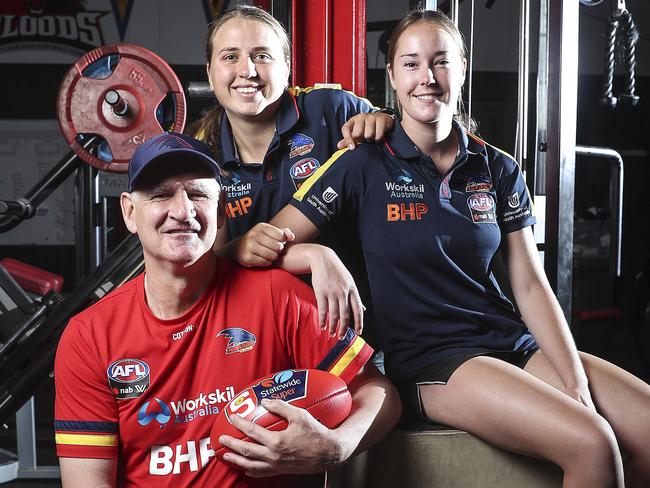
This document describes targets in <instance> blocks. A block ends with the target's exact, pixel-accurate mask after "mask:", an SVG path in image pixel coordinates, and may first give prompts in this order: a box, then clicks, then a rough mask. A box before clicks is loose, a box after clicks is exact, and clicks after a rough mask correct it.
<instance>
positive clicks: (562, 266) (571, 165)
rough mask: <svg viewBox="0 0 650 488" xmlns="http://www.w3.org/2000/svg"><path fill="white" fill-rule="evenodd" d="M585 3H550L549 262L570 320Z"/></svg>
mask: <svg viewBox="0 0 650 488" xmlns="http://www.w3.org/2000/svg"><path fill="white" fill-rule="evenodd" d="M578 7H579V2H576V1H575V0H553V1H551V2H550V3H549V4H548V14H549V15H548V18H549V29H548V50H549V56H548V59H549V77H548V78H549V83H548V99H547V106H548V123H547V135H548V138H547V150H548V152H547V155H546V188H545V190H546V196H547V200H546V229H545V233H546V243H545V244H546V246H545V259H544V266H545V268H546V274H547V276H548V278H549V281H550V283H551V286H552V287H553V288H554V290H555V293H556V295H557V298H558V301H559V303H560V306H561V307H562V310H563V311H564V314H565V316H566V317H567V320H570V317H571V298H572V268H573V262H572V261H573V202H574V182H575V146H576V118H577V92H578V31H579V28H578V27H579V26H578V24H579V15H578V13H579V11H578Z"/></svg>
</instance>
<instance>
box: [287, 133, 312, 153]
mask: <svg viewBox="0 0 650 488" xmlns="http://www.w3.org/2000/svg"><path fill="white" fill-rule="evenodd" d="M288 144H289V158H295V157H296V156H304V155H305V154H308V153H309V152H311V150H312V149H313V148H314V140H313V139H312V138H311V137H309V136H307V135H305V134H301V133H298V134H294V135H293V136H291V139H289V142H288Z"/></svg>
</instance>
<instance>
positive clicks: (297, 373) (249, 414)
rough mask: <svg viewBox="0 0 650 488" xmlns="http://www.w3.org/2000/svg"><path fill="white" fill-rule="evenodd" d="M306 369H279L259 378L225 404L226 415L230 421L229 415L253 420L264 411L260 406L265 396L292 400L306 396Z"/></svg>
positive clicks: (286, 400)
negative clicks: (272, 373) (259, 379)
mask: <svg viewBox="0 0 650 488" xmlns="http://www.w3.org/2000/svg"><path fill="white" fill-rule="evenodd" d="M307 380H308V371H307V370H293V369H288V370H286V371H280V372H279V373H276V374H274V375H273V376H271V377H269V378H265V379H263V380H261V381H260V382H259V383H258V384H257V385H253V386H251V387H250V388H247V389H246V390H244V391H242V392H241V393H240V394H239V395H237V396H236V397H235V398H233V399H232V401H231V402H230V403H228V405H226V409H225V410H226V417H227V418H228V421H229V422H230V423H232V420H231V417H232V416H233V415H239V416H240V417H243V418H245V419H247V420H250V421H252V422H254V421H255V420H256V419H257V418H258V417H260V416H261V415H263V414H264V413H266V409H265V408H263V407H261V406H260V402H261V401H262V400H264V399H265V398H268V399H279V400H284V401H285V402H289V403H291V402H294V401H296V400H299V399H301V398H305V397H306V396H307Z"/></svg>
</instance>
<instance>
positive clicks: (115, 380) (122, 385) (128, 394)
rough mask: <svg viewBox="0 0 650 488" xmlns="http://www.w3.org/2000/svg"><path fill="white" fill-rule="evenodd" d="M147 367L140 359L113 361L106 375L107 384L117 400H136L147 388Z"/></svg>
mask: <svg viewBox="0 0 650 488" xmlns="http://www.w3.org/2000/svg"><path fill="white" fill-rule="evenodd" d="M149 371H150V370H149V365H148V364H147V363H145V362H144V361H141V360H140V359H118V360H117V361H113V362H112V363H111V364H110V366H109V367H108V369H107V370H106V374H107V375H108V384H109V385H110V387H111V390H112V391H113V393H114V394H115V398H117V399H118V400H125V399H127V398H137V397H139V396H140V395H142V394H143V393H144V392H145V391H147V388H149V380H150V378H149Z"/></svg>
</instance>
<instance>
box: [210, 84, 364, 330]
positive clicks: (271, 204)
mask: <svg viewBox="0 0 650 488" xmlns="http://www.w3.org/2000/svg"><path fill="white" fill-rule="evenodd" d="M374 110H376V109H375V108H374V107H373V106H372V105H370V103H369V102H368V100H366V99H364V98H359V97H356V96H354V95H353V94H352V93H350V92H347V91H344V90H336V89H329V88H318V89H316V88H305V89H299V88H289V89H288V90H287V91H286V92H285V93H284V94H283V96H282V99H281V102H280V106H279V107H278V111H277V114H276V118H275V127H276V130H275V135H274V136H273V140H272V141H271V144H270V145H269V147H268V149H267V151H266V156H264V161H261V162H260V163H259V164H244V163H241V162H240V161H239V159H238V157H237V151H236V149H235V142H234V139H233V135H232V129H231V127H230V123H229V122H228V118H227V116H226V114H225V113H224V114H223V116H222V119H221V134H220V146H221V149H220V153H219V162H220V165H221V167H222V168H223V169H224V170H225V171H226V177H225V178H222V181H223V188H224V190H225V192H226V215H227V217H228V220H227V221H228V230H229V232H230V237H231V238H233V239H234V238H236V237H239V236H241V235H243V234H245V233H246V232H247V231H248V230H249V229H250V228H251V227H253V226H254V225H255V224H257V223H259V222H268V221H270V220H271V219H272V218H273V217H274V216H275V215H276V214H277V213H278V212H279V211H280V210H282V208H283V207H284V206H285V205H286V204H287V203H289V201H290V200H291V197H292V195H293V194H294V192H296V190H298V189H299V188H300V186H301V185H302V184H303V183H304V182H305V181H307V179H308V178H309V177H310V176H311V175H312V174H314V173H315V171H316V170H317V169H318V168H319V167H320V166H321V165H322V164H323V163H324V162H325V161H327V160H328V159H329V158H330V156H331V155H332V154H333V153H334V152H335V151H336V150H337V147H336V144H337V143H338V141H340V140H341V126H342V125H343V124H344V123H345V122H346V121H347V120H348V119H349V118H350V117H352V116H354V115H356V114H359V113H362V112H373V111H374ZM318 242H319V243H320V244H323V245H325V246H328V247H331V248H332V249H334V250H335V251H336V253H337V254H338V256H339V257H340V258H341V260H342V261H343V263H345V265H346V266H347V268H348V269H349V270H350V272H351V273H352V274H353V275H354V276H355V277H357V287H358V288H359V293H360V295H361V299H362V300H363V302H364V304H365V305H366V307H367V308H368V310H367V313H366V316H367V320H368V321H370V320H371V315H372V314H371V312H370V309H371V303H370V293H369V290H368V284H367V278H366V270H365V265H364V262H363V253H362V252H361V248H360V246H359V240H358V239H356V238H354V236H352V237H351V236H342V235H337V234H332V235H329V236H324V237H323V238H321V239H319V240H318Z"/></svg>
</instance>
